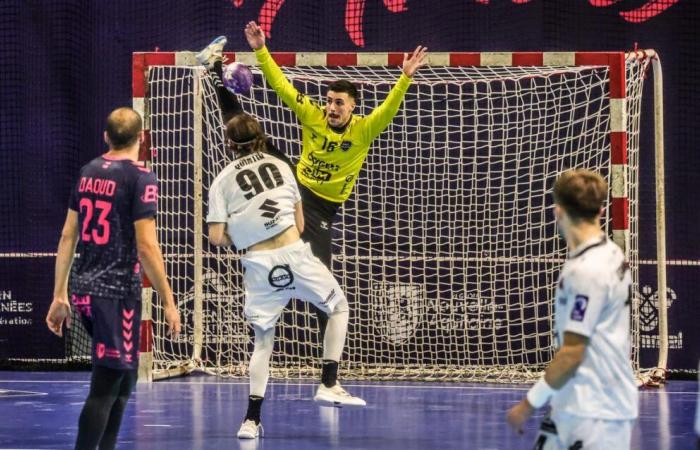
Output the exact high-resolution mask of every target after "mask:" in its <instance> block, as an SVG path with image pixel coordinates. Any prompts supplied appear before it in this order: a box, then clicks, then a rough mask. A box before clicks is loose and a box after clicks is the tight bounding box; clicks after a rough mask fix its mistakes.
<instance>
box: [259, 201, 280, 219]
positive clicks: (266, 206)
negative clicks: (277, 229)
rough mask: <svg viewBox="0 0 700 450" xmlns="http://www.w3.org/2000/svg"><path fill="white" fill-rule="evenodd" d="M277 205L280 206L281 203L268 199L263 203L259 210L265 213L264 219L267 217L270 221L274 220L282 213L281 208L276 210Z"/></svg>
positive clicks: (263, 214)
mask: <svg viewBox="0 0 700 450" xmlns="http://www.w3.org/2000/svg"><path fill="white" fill-rule="evenodd" d="M277 205H279V203H277V202H276V201H274V200H270V199H269V198H268V199H267V200H265V201H264V202H263V204H262V205H260V208H258V209H259V210H261V211H265V212H264V213H262V214H261V215H262V216H263V217H266V218H268V219H274V218H275V216H276V215H277V213H279V212H280V209H279V208H275V207H276V206H277Z"/></svg>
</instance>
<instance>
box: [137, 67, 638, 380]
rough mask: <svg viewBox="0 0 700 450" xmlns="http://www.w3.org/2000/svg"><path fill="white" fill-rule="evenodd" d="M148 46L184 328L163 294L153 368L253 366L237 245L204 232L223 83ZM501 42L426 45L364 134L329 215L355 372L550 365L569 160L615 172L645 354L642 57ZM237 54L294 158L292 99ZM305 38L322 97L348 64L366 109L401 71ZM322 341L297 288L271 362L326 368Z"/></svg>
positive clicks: (523, 373)
mask: <svg viewBox="0 0 700 450" xmlns="http://www.w3.org/2000/svg"><path fill="white" fill-rule="evenodd" d="M151 55H153V54H151ZM155 55H156V57H154V59H153V60H152V62H151V64H150V65H149V67H148V68H145V67H144V80H143V82H144V83H145V96H144V99H143V104H142V105H141V107H142V108H143V109H144V111H145V115H146V123H147V125H148V126H149V127H150V137H151V149H152V155H151V160H152V164H153V168H154V170H155V172H156V174H157V175H158V177H159V181H160V203H159V215H158V232H159V238H160V241H161V244H162V248H163V252H164V255H165V260H166V271H167V273H168V275H169V277H170V280H171V283H172V287H173V290H174V292H175V298H176V300H177V302H178V305H179V307H180V310H181V312H182V316H183V317H182V318H183V333H182V335H181V337H180V338H178V339H177V340H171V339H169V338H168V337H167V335H166V333H165V324H164V320H163V314H162V309H161V308H160V303H159V300H158V299H157V298H156V295H155V294H152V295H153V318H152V320H153V331H154V333H153V348H152V359H153V363H152V364H153V366H152V368H153V375H154V377H155V378H159V377H162V376H167V375H168V374H178V373H183V372H186V371H191V370H202V371H206V372H210V373H214V374H218V375H231V376H241V375H245V374H246V368H247V364H248V359H249V356H250V353H251V351H252V331H251V329H250V328H249V326H248V324H247V323H246V322H245V320H244V317H243V304H244V291H243V283H242V272H241V266H240V255H239V254H237V253H234V252H232V251H230V250H228V249H220V248H216V247H214V246H210V245H209V243H208V242H207V239H206V237H205V232H206V224H205V223H204V217H206V212H207V189H208V187H209V186H210V185H211V183H212V181H213V179H214V177H215V176H216V175H217V174H218V173H219V172H220V171H221V170H222V169H223V168H224V167H225V166H226V165H227V164H228V163H229V162H231V159H230V155H229V154H227V152H226V151H225V149H224V141H223V124H222V123H221V116H220V111H219V108H218V105H217V100H216V94H215V91H214V88H213V85H212V83H211V80H210V78H209V76H208V75H207V73H206V71H205V70H203V69H202V68H201V67H196V66H194V65H193V63H194V61H193V58H192V55H191V54H189V53H178V54H169V55H174V56H173V57H172V58H171V59H170V60H167V58H166V57H164V56H163V55H164V54H155ZM158 55H160V56H158ZM166 55H168V54H166ZM469 55H470V54H463V56H462V58H467V59H468V58H469ZM504 55H509V54H500V55H499V54H491V55H488V54H481V55H480V60H479V62H477V63H476V64H469V63H467V64H466V65H463V66H460V65H457V64H455V59H459V58H458V57H457V58H454V57H450V60H449V63H448V62H443V63H442V64H440V61H437V60H438V59H439V58H440V55H433V56H432V58H433V60H432V61H431V65H430V66H428V67H425V68H422V69H421V70H420V71H419V72H418V74H417V75H416V76H415V79H414V81H413V83H412V85H411V87H410V88H409V90H408V93H407V94H406V97H405V100H404V102H403V104H402V106H401V108H400V110H399V112H398V114H397V115H396V117H395V119H394V120H393V122H392V123H391V125H390V126H389V127H388V129H387V130H386V131H384V132H383V133H382V134H381V135H380V136H379V137H378V138H377V139H376V141H375V142H374V144H373V145H372V147H371V149H370V152H369V155H368V156H367V160H366V162H365V165H364V169H363V170H362V172H361V174H360V177H359V180H358V181H357V185H356V188H355V192H354V193H353V195H352V196H351V197H350V199H349V200H348V201H347V202H346V203H345V204H344V205H343V207H342V209H341V211H340V213H339V217H338V218H337V220H336V222H335V223H334V224H333V253H334V259H333V272H334V275H335V276H336V278H337V279H338V280H339V282H340V285H341V286H342V287H343V289H344V290H345V292H346V294H347V297H348V300H349V303H350V311H351V313H350V324H349V330H348V337H347V343H346V349H345V353H344V355H343V360H342V362H341V372H342V376H343V377H344V378H367V379H383V378H390V379H415V380H418V379H450V380H488V381H508V382H510V381H522V380H526V379H531V378H533V377H535V376H537V375H538V374H539V373H540V372H541V371H542V369H543V368H544V367H545V366H546V364H547V363H548V362H549V360H550V359H551V357H552V355H553V351H554V349H553V333H552V321H553V298H554V295H553V294H554V289H555V284H556V280H557V275H558V270H559V268H560V266H561V264H562V263H563V261H564V260H565V258H566V248H565V244H564V242H563V241H562V240H561V239H560V238H559V237H558V234H557V230H556V225H555V222H554V218H553V214H552V200H551V187H552V185H553V182H554V180H555V178H556V177H557V175H558V174H560V173H561V172H562V171H564V170H566V169H568V168H588V169H593V170H596V171H599V172H600V173H601V174H602V175H603V176H604V177H605V178H606V179H607V181H608V182H609V183H610V186H611V191H610V198H609V200H610V202H609V206H610V207H609V208H607V209H606V211H607V212H606V215H605V217H604V220H605V228H606V230H607V231H608V233H609V234H610V236H611V237H613V238H614V239H615V240H616V242H618V244H620V245H621V246H622V247H623V248H624V250H625V252H626V254H627V255H628V257H629V259H630V263H631V267H632V271H633V278H634V283H635V292H637V295H635V301H634V302H633V307H632V324H633V327H632V328H633V337H632V340H633V348H634V352H633V354H632V355H631V358H632V361H633V364H634V366H635V368H636V369H637V370H638V371H639V370H640V369H641V368H640V365H639V301H638V298H639V295H638V286H639V283H638V281H639V277H638V272H639V270H638V269H639V266H638V259H639V252H638V244H639V243H638V239H637V229H638V228H637V223H638V208H637V204H638V202H637V196H638V179H637V178H638V162H639V158H638V153H639V129H640V124H639V122H640V109H641V97H642V87H643V82H644V76H645V71H646V69H647V66H648V62H649V59H648V58H641V57H640V58H636V57H629V58H625V57H624V55H623V54H622V53H608V54H573V53H571V54H559V55H554V56H550V57H549V60H548V61H541V62H539V65H520V66H518V65H515V64H513V59H514V55H515V54H513V56H512V57H511V59H510V60H508V61H505V62H504ZM540 55H541V54H540ZM580 55H583V56H580ZM587 55H588V56H587ZM137 56H138V55H135V58H136V57H137ZM477 56H478V54H477ZM236 57H237V60H239V61H240V60H243V61H244V62H247V63H250V64H251V66H252V67H251V68H252V70H253V73H254V76H255V82H254V87H253V89H252V91H251V93H250V94H249V95H245V96H240V100H241V102H242V104H243V108H244V110H245V111H246V112H248V113H250V114H252V115H253V116H255V117H256V118H257V119H258V120H259V121H260V122H261V123H262V125H263V127H264V129H265V131H266V133H267V134H268V135H269V136H270V137H271V138H272V139H273V140H274V141H275V143H276V144H277V146H278V147H279V148H280V149H281V150H283V151H284V152H285V153H287V154H288V155H290V156H292V158H293V159H298V157H299V154H300V150H301V149H300V142H301V133H300V127H299V125H298V122H297V120H296V118H295V116H294V115H293V113H292V112H291V111H290V109H289V108H287V107H286V106H284V105H283V104H282V103H281V102H280V100H279V99H278V98H277V96H276V94H275V93H274V91H273V90H271V88H270V87H269V86H268V85H267V83H266V82H265V80H264V79H263V77H262V76H261V74H260V72H259V70H257V68H256V67H254V66H253V61H254V59H252V60H251V55H249V54H247V55H246V54H238V55H236ZM296 57H297V58H296V59H297V63H298V64H299V65H290V66H287V67H284V71H285V73H286V75H287V76H288V77H289V79H290V80H291V81H292V82H293V84H294V85H295V86H296V87H297V88H298V89H299V90H300V91H301V92H304V93H306V94H307V95H309V96H310V97H312V98H315V99H317V100H319V101H320V102H323V96H324V94H325V87H324V86H325V85H326V84H327V83H328V82H329V81H331V80H335V79H345V80H350V81H352V82H354V83H355V84H356V85H357V86H358V87H359V90H360V100H359V102H358V108H357V110H356V113H357V114H361V115H366V114H369V113H370V111H372V110H373V109H374V108H376V107H377V106H378V105H379V104H381V102H382V101H383V99H384V98H385V97H386V96H387V94H388V92H389V91H390V89H391V88H392V86H393V84H394V82H395V81H396V80H397V79H398V77H399V75H400V69H398V68H397V67H396V66H392V65H389V61H388V60H387V58H384V60H383V61H380V62H379V63H377V61H376V60H370V61H368V62H369V64H368V65H361V64H358V63H357V61H354V65H349V66H344V65H342V64H340V65H325V64H317V63H316V62H317V60H318V59H320V58H322V57H323V55H321V57H319V56H318V55H316V57H310V56H308V55H307V56H306V57H307V60H306V61H307V64H304V61H302V59H303V57H302V56H301V55H296ZM375 57H376V55H375ZM326 58H327V59H330V55H326ZM361 58H362V55H358V59H361ZM368 58H369V57H368ZM287 59H289V58H287ZM380 59H381V57H380ZM489 59H490V60H491V61H490V62H489ZM166 60H167V61H166ZM446 61H447V60H446ZM600 61H603V62H600ZM135 83H136V81H135ZM137 100H138V99H137ZM319 169H320V170H322V168H319ZM150 295H151V293H150V292H149V293H148V294H147V297H149V298H150ZM320 355H321V347H320V340H319V333H318V328H317V323H316V319H315V317H314V315H313V314H312V313H311V312H310V309H309V307H308V305H307V304H305V303H303V302H301V301H298V300H294V301H292V302H291V303H290V305H289V306H288V308H287V309H286V310H285V312H284V314H283V316H282V318H281V320H280V322H279V324H278V325H277V330H276V343H275V351H274V354H273V359H272V363H271V367H272V373H273V376H281V377H309V376H315V375H316V374H318V372H319V369H320V361H319V357H320Z"/></svg>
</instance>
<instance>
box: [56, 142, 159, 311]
mask: <svg viewBox="0 0 700 450" xmlns="http://www.w3.org/2000/svg"><path fill="white" fill-rule="evenodd" d="M157 203H158V181H157V180H156V176H155V174H154V173H153V172H152V171H151V170H150V169H148V168H146V167H144V165H143V163H140V162H136V161H132V160H130V159H114V158H111V157H109V156H107V155H103V156H100V157H98V158H95V159H93V160H92V161H90V162H89V163H88V164H86V165H85V166H83V167H82V169H80V176H79V178H78V182H77V183H76V184H75V186H74V188H73V190H72V192H71V197H70V202H69V204H68V208H69V209H72V210H73V211H76V212H77V213H78V233H79V234H78V247H77V253H78V254H79V255H80V257H78V258H76V260H75V262H74V264H73V268H72V270H71V279H70V289H71V292H73V293H76V294H88V293H90V294H93V295H95V296H100V297H106V298H137V299H140V296H141V266H140V264H139V262H138V253H137V249H136V230H135V228H134V222H135V221H137V220H141V219H146V218H150V217H154V216H155V215H156V213H157Z"/></svg>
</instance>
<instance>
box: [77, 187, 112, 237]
mask: <svg viewBox="0 0 700 450" xmlns="http://www.w3.org/2000/svg"><path fill="white" fill-rule="evenodd" d="M95 210H97V212H98V214H99V215H98V217H97V226H96V227H90V224H91V222H92V216H93V215H94V213H95ZM111 210H112V203H110V202H106V201H104V200H95V204H94V205H93V203H92V200H90V199H89V198H81V199H80V212H81V213H85V220H83V231H82V233H81V238H82V240H83V242H90V241H91V240H92V241H94V242H95V244H97V245H104V244H106V243H107V242H109V221H108V220H107V215H108V214H109V212H110V211H111Z"/></svg>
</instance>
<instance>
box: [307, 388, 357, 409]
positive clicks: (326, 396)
mask: <svg viewBox="0 0 700 450" xmlns="http://www.w3.org/2000/svg"><path fill="white" fill-rule="evenodd" d="M314 401H315V402H316V403H319V404H320V405H321V406H335V407H336V408H342V407H343V406H366V405H367V402H365V401H364V400H362V399H361V398H359V397H353V396H352V395H350V394H349V393H348V391H346V390H345V389H343V388H342V387H341V386H340V383H336V384H335V386H333V387H332V388H327V387H326V386H325V385H324V384H321V385H320V386H319V387H318V390H317V391H316V395H315V396H314Z"/></svg>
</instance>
